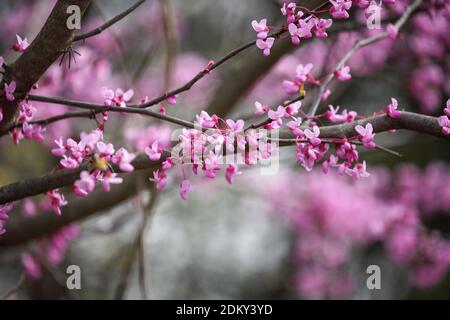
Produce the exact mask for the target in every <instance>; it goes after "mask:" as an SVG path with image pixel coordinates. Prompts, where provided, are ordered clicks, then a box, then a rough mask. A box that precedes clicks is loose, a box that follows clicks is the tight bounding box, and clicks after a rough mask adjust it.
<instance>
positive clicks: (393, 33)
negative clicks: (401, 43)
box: [386, 23, 398, 40]
mask: <svg viewBox="0 0 450 320" xmlns="http://www.w3.org/2000/svg"><path fill="white" fill-rule="evenodd" d="M386 31H387V33H388V36H389V38H390V39H392V40H395V39H396V38H397V36H398V29H397V27H396V26H394V25H393V24H392V23H389V24H388V25H387V27H386Z"/></svg>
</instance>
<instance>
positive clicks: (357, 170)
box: [349, 161, 370, 179]
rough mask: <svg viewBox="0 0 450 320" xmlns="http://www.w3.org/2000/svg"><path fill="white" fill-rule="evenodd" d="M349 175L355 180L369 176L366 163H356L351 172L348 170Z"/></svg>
mask: <svg viewBox="0 0 450 320" xmlns="http://www.w3.org/2000/svg"><path fill="white" fill-rule="evenodd" d="M349 175H350V176H352V177H355V178H358V179H359V178H367V177H368V176H370V173H368V172H367V170H366V162H365V161H363V163H357V164H356V165H355V167H354V168H353V169H352V170H349Z"/></svg>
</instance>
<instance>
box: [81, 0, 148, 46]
mask: <svg viewBox="0 0 450 320" xmlns="http://www.w3.org/2000/svg"><path fill="white" fill-rule="evenodd" d="M145 1H146V0H139V1H137V2H136V3H135V4H133V5H132V6H131V7H129V8H128V9H127V10H125V11H123V12H122V13H120V14H118V15H117V16H115V17H113V18H112V19H111V20H108V21H107V22H105V23H104V24H102V25H101V26H99V27H97V28H95V29H93V30H91V31H89V32H86V33H83V34H80V35H78V36H75V37H74V38H73V42H76V41H80V40H85V39H87V38H90V37H93V36H96V35H98V34H100V33H102V32H103V31H104V30H106V29H108V28H109V27H111V26H112V25H113V24H115V23H116V22H119V21H120V20H122V19H123V18H125V17H126V16H127V15H129V14H130V13H131V12H133V11H134V10H136V9H137V8H138V7H139V6H140V5H141V4H143V3H144V2H145Z"/></svg>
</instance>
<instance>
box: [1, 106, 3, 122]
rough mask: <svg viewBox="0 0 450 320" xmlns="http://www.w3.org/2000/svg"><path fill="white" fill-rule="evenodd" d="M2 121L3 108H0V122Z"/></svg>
mask: <svg viewBox="0 0 450 320" xmlns="http://www.w3.org/2000/svg"><path fill="white" fill-rule="evenodd" d="M2 120H3V108H2V107H0V122H2Z"/></svg>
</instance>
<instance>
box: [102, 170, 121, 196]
mask: <svg viewBox="0 0 450 320" xmlns="http://www.w3.org/2000/svg"><path fill="white" fill-rule="evenodd" d="M100 181H101V182H102V187H103V190H105V191H106V192H109V191H110V190H111V185H112V184H121V183H122V182H123V179H122V178H121V177H118V176H117V173H112V172H111V171H106V172H105V173H104V174H103V176H102V177H101V178H100Z"/></svg>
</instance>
